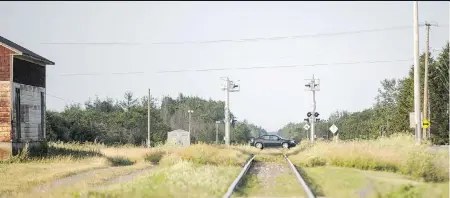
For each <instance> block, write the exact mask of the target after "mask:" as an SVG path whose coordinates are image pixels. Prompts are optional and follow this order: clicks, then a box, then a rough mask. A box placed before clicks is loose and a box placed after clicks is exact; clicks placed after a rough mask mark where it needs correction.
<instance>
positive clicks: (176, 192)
mask: <svg viewBox="0 0 450 198" xmlns="http://www.w3.org/2000/svg"><path fill="white" fill-rule="evenodd" d="M240 170H241V167H237V166H221V165H220V166H213V165H202V166H199V165H198V164H195V163H193V162H189V161H179V162H177V163H176V164H173V165H172V166H162V167H159V168H157V169H155V170H154V171H151V172H150V173H149V174H148V175H144V176H142V177H141V178H139V179H137V180H135V181H132V182H130V183H126V184H120V185H115V186H111V187H110V188H109V189H107V190H105V191H90V192H88V193H87V194H77V196H84V195H88V196H89V197H221V196H223V194H224V193H225V192H226V190H227V188H228V186H229V185H230V183H231V182H232V181H233V180H234V179H235V177H236V176H237V175H238V174H239V172H240ZM219 175H220V177H219Z"/></svg>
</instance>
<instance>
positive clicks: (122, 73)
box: [60, 58, 413, 76]
mask: <svg viewBox="0 0 450 198" xmlns="http://www.w3.org/2000/svg"><path fill="white" fill-rule="evenodd" d="M412 60H413V59H412V58H410V59H401V60H379V61H358V62H340V63H317V64H306V65H300V64H295V65H276V66H255V67H235V68H233V67H229V68H210V69H193V70H166V71H157V72H154V73H155V74H162V73H182V72H209V71H225V70H253V69H277V68H295V67H317V66H328V65H354V64H374V63H393V62H406V61H412ZM144 73H145V72H121V73H119V72H115V73H84V74H62V75H60V76H96V75H105V74H113V75H130V74H144Z"/></svg>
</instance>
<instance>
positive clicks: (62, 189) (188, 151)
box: [0, 143, 252, 197]
mask: <svg viewBox="0 0 450 198" xmlns="http://www.w3.org/2000/svg"><path fill="white" fill-rule="evenodd" d="M239 148H241V149H240V150H239V149H236V148H227V147H225V146H215V145H206V144H197V145H192V146H191V147H187V148H175V147H170V146H159V147H155V148H152V149H146V148H139V147H132V146H125V147H106V146H103V145H95V144H68V143H66V144H62V143H51V144H50V146H49V154H48V156H47V157H43V158H27V157H26V155H24V156H19V157H15V158H13V159H11V160H9V161H4V162H2V163H1V164H0V167H1V169H0V171H1V173H2V174H0V179H1V181H0V194H1V195H6V196H13V197H86V196H87V197H110V196H113V197H142V196H149V195H152V196H159V195H160V196H164V197H180V196H182V195H184V194H186V193H188V194H189V195H190V196H193V197H211V196H222V195H223V194H224V193H225V191H226V190H227V188H228V186H229V185H230V184H231V182H232V181H233V180H234V179H235V177H236V176H237V175H238V174H239V172H240V170H241V168H242V166H243V165H244V164H245V163H246V162H247V160H248V159H249V158H250V153H249V152H245V151H244V150H252V149H251V148H249V147H239ZM149 167H152V168H151V170H150V171H146V172H145V173H142V175H139V176H138V177H137V178H133V180H130V181H126V182H124V183H117V184H108V185H106V184H105V183H107V182H108V181H109V180H110V179H113V178H117V177H118V176H123V175H127V174H130V173H133V172H136V171H140V170H146V169H148V168H149ZM87 171H89V172H87ZM91 171H92V172H93V173H92V174H91V175H90V174H87V175H85V176H83V177H82V178H80V176H79V175H83V174H84V173H90V172H91ZM78 173H83V174H78ZM76 174H78V175H77V178H76V179H74V180H73V181H70V183H66V182H68V181H66V180H67V179H68V178H71V177H69V176H71V175H76ZM11 178H14V179H11ZM60 178H64V181H63V182H59V183H58V181H60V180H59V179H60ZM55 181H56V183H57V184H58V185H57V186H56V187H53V188H50V190H48V189H47V188H45V189H46V190H45V192H36V189H40V187H41V186H42V184H45V185H44V186H53V183H55ZM60 183H65V185H61V184H60ZM150 184H151V185H150ZM100 187H101V188H100ZM130 189H131V190H130Z"/></svg>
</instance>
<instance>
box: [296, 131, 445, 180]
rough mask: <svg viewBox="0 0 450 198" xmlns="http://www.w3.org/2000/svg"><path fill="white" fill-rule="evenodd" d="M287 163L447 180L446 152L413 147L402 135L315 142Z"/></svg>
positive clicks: (406, 137)
mask: <svg viewBox="0 0 450 198" xmlns="http://www.w3.org/2000/svg"><path fill="white" fill-rule="evenodd" d="M290 159H291V160H292V161H293V162H294V163H295V164H297V165H299V166H305V167H314V166H323V165H333V166H341V167H351V168H358V169H363V170H379V171H390V172H399V173H402V174H405V175H410V176H412V177H414V178H420V179H423V180H424V181H433V182H442V181H448V180H449V158H448V151H447V152H435V151H431V150H430V149H429V148H428V145H416V143H415V140H414V137H412V136H410V135H404V134H397V135H393V136H391V137H390V138H380V139H377V140H366V141H363V140H358V141H347V142H339V143H333V142H331V143H327V142H317V143H316V144H314V145H313V146H307V147H305V149H304V150H303V151H302V152H298V153H297V154H291V155H290Z"/></svg>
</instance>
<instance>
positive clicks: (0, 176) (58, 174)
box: [0, 142, 151, 194]
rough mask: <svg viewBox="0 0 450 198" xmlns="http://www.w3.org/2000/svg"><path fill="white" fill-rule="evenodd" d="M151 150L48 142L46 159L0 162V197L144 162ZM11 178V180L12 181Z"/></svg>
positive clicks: (23, 158) (29, 158) (23, 156)
mask: <svg viewBox="0 0 450 198" xmlns="http://www.w3.org/2000/svg"><path fill="white" fill-rule="evenodd" d="M146 150H147V151H148V152H151V150H148V149H143V148H133V147H131V146H128V147H125V148H123V149H119V148H108V147H106V146H104V145H101V144H92V143H86V144H80V143H60V142H51V143H49V150H48V155H47V156H46V157H40V158H36V157H33V158H31V157H28V156H27V155H26V153H23V154H22V155H19V156H15V157H13V158H11V159H9V160H7V161H1V162H0V194H11V193H14V192H19V191H27V190H31V189H32V188H33V187H35V186H37V185H39V184H43V183H47V182H49V181H51V180H55V179H58V178H63V177H67V176H70V175H73V174H77V173H80V172H85V171H88V170H92V169H99V168H106V167H111V166H128V165H133V164H136V163H137V165H136V166H140V165H139V164H140V163H144V158H145V154H146V153H147V151H146ZM11 178H14V179H11Z"/></svg>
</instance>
